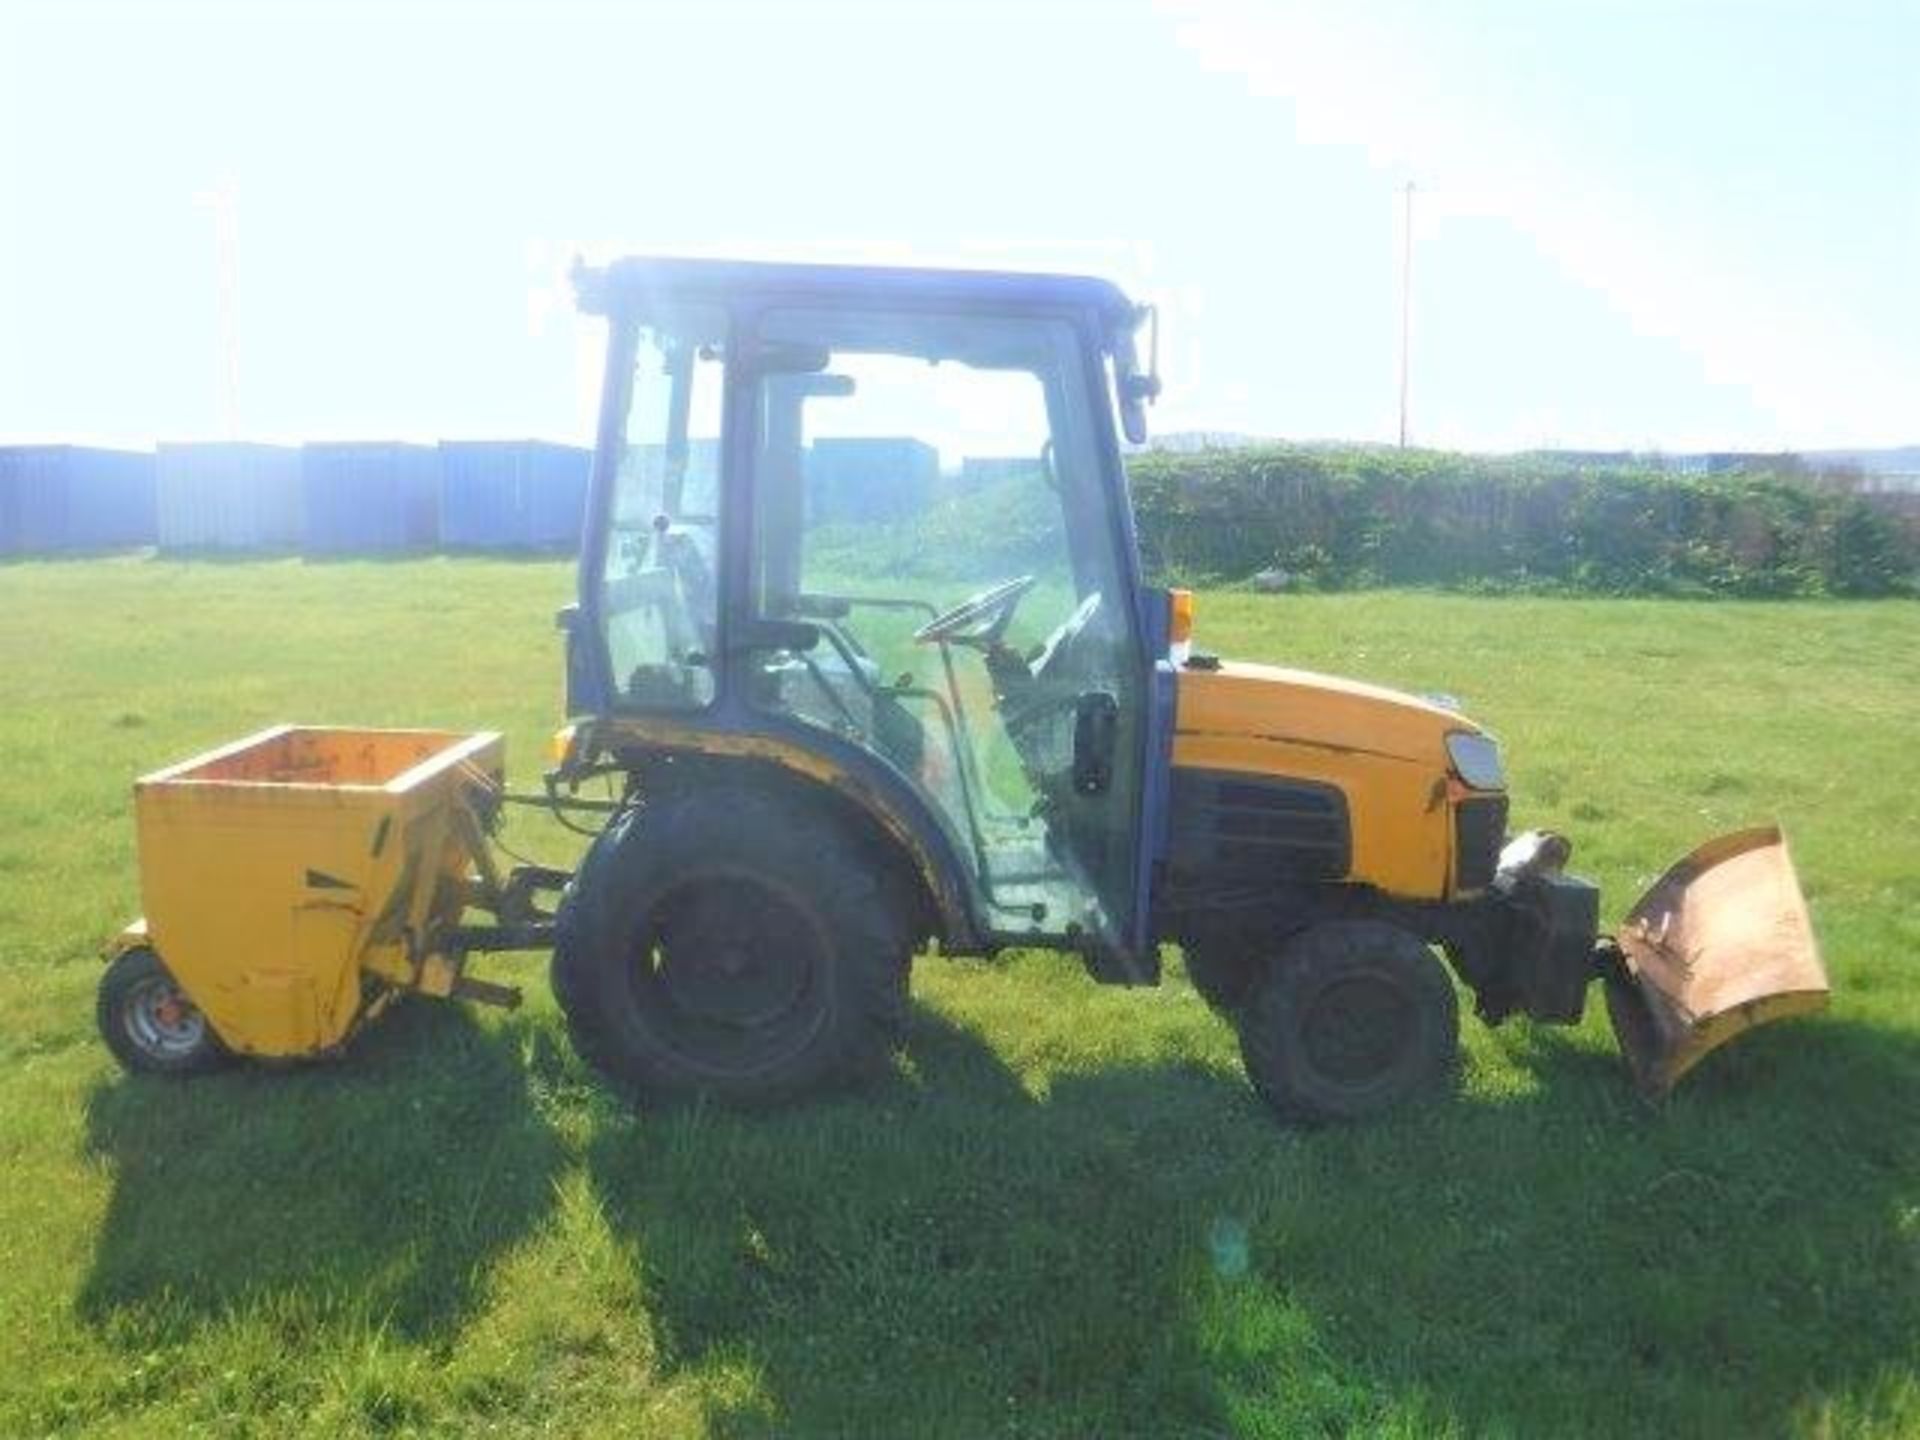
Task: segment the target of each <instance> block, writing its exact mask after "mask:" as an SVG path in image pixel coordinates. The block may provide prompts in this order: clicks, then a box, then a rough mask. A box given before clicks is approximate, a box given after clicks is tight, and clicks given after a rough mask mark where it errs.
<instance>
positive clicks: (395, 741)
mask: <svg viewBox="0 0 1920 1440" xmlns="http://www.w3.org/2000/svg"><path fill="white" fill-rule="evenodd" d="M504 765H505V743H504V741H503V740H502V739H501V737H500V736H499V735H498V734H496V733H494V732H492V731H480V732H476V733H471V734H465V733H459V732H455V731H445V730H381V729H347V728H335V727H315V726H295V725H282V726H277V727H275V728H273V729H270V730H263V731H261V732H260V733H258V734H255V735H250V736H248V737H247V738H246V739H244V740H239V741H236V742H234V743H233V744H230V745H224V746H221V747H220V748H218V749H216V750H210V751H208V752H206V753H204V754H201V755H196V756H194V757H193V758H192V759H190V760H186V761H183V762H182V763H180V764H177V765H172V766H169V767H168V768H166V769H164V770H159V771H156V772H154V773H153V774H150V775H147V776H144V777H143V778H141V779H140V780H139V781H138V782H137V783H136V784H135V786H134V814H135V820H136V825H137V829H138V836H139V852H140V889H141V896H142V900H143V903H144V905H145V909H146V913H145V914H144V915H143V916H142V917H141V918H140V919H139V920H137V921H135V922H134V923H133V924H132V925H130V926H128V927H127V928H126V930H124V931H123V932H122V933H121V934H120V936H119V937H118V939H117V941H116V943H115V944H114V946H113V957H112V961H111V963H110V965H109V966H108V970H107V973H106V975H105V977H104V978H103V980H102V983H101V987H100V1001H99V1009H100V1022H101V1030H102V1032H103V1034H104V1035H105V1037H106V1039H107V1043H108V1044H109V1046H111V1047H112V1049H113V1051H114V1053H115V1054H116V1055H117V1056H118V1057H119V1058H120V1059H121V1060H122V1061H123V1062H125V1063H126V1064H127V1065H128V1066H129V1067H130V1068H134V1069H139V1070H148V1071H166V1072H174V1073H179V1072H186V1071H193V1070H199V1069H205V1068H207V1067H209V1066H211V1065H213V1064H216V1063H218V1062H219V1061H220V1060H221V1059H223V1058H225V1057H226V1056H228V1055H230V1054H241V1055H249V1056H256V1057H260V1058H264V1059H283V1058H292V1057H296V1056H312V1055H320V1054H325V1053H327V1052H329V1051H332V1050H335V1049H337V1048H338V1047H339V1046H340V1045H342V1044H343V1043H345V1042H346V1041H347V1040H348V1039H349V1038H350V1037H351V1036H352V1035H353V1034H354V1033H355V1031H357V1030H358V1029H359V1028H360V1027H361V1026H362V1025H364V1024H365V1023H366V1022H367V1021H369V1020H371V1019H372V1018H373V1017H374V1016H376V1015H378V1014H379V1013H380V1011H381V1010H383V1009H385V1008H386V1007H387V1005H388V1004H390V1003H391V1002H392V1001H393V1000H394V999H395V998H396V997H398V996H401V995H405V994H409V993H418V994H424V995H433V996H443V997H444V996H459V997H462V998H465V999H471V1000H480V1001H484V1002H490V1003H496V1004H513V1003H516V1002H517V1000H518V998H519V997H518V994H517V992H515V991H512V990H510V989H508V988H506V987H504V986H499V985H493V984H489V983H487V982H485V981H481V980H476V979H473V978H471V977H469V976H467V975H466V974H465V973H464V969H465V962H466V958H467V956H468V955H469V954H470V953H472V952H473V951H475V950H477V949H482V948H496V949H504V948H521V947H523V946H525V947H538V946H544V945H546V944H548V943H550V938H551V916H550V915H547V914H546V913H544V912H542V911H540V910H538V909H537V908H535V906H534V904H533V898H534V895H535V894H536V893H537V891H538V890H539V889H541V888H543V885H544V886H548V887H551V886H557V885H559V884H562V883H564V881H565V878H566V877H565V875H564V874H561V873H559V872H550V871H542V870H539V869H538V867H521V868H520V869H519V870H516V871H515V872H514V873H513V875H512V876H510V877H508V878H507V879H503V878H502V875H501V873H500V871H499V869H498V867H497V866H496V865H495V864H494V861H493V856H492V851H491V849H490V848H489V843H488V840H487V824H488V822H489V820H490V818H491V816H492V815H493V814H494V813H495V811H496V810H497V807H498V803H499V798H500V796H501V794H502V791H503V773H504ZM470 909H479V910H481V911H484V912H489V913H490V914H491V916H492V917H493V922H494V923H492V924H490V925H485V926H479V927H474V926H468V925H464V924H463V923H462V920H463V917H464V916H465V915H466V914H467V912H468V911H469V910H470Z"/></svg>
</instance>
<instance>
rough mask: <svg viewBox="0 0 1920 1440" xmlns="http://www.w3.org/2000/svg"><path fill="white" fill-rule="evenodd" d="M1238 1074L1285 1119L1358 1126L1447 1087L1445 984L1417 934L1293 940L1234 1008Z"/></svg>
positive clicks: (1454, 1039) (1383, 931)
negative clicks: (1241, 1065) (1242, 1071)
mask: <svg viewBox="0 0 1920 1440" xmlns="http://www.w3.org/2000/svg"><path fill="white" fill-rule="evenodd" d="M1239 1019H1240V1054H1241V1058H1242V1059H1243V1060H1244V1061H1245V1063H1246V1067H1247V1077H1248V1078H1249V1079H1250V1080H1251V1081H1252V1082H1253V1085H1254V1088H1255V1089H1256V1090H1258V1091H1259V1092H1260V1095H1261V1097H1262V1098H1263V1099H1264V1100H1266V1102H1267V1103H1268V1104H1269V1105H1271V1106H1272V1107H1273V1109H1274V1110H1275V1111H1276V1112H1278V1113H1279V1115H1280V1117H1281V1118H1282V1119H1284V1120H1291V1121H1297V1122H1302V1123H1306V1124H1321V1123H1325V1122H1328V1121H1341V1120H1359V1119H1363V1118H1365V1117H1368V1116H1372V1115H1377V1114H1380V1113H1381V1112H1382V1111H1385V1110H1390V1109H1392V1108H1394V1107H1395V1106H1397V1105H1400V1104H1402V1103H1404V1102H1406V1101H1408V1100H1411V1099H1413V1098H1415V1097H1416V1096H1419V1095H1422V1094H1425V1093H1430V1092H1435V1091H1438V1090H1441V1089H1443V1088H1444V1087H1445V1085H1446V1084H1447V1083H1448V1082H1449V1081H1450V1080H1451V1078H1452V1076H1453V1073H1454V1068H1455V1062H1456V1059H1457V1056H1458V1051H1459V1044H1460V1035H1459V1030H1460V1020H1459V1006H1458V1002H1457V1001H1456V1000H1455V998H1454V993H1453V982H1452V981H1451V980H1449V979H1448V977H1447V972H1446V970H1445V969H1444V968H1443V967H1442V966H1441V964H1440V962H1439V960H1438V959H1436V958H1435V956H1434V954H1433V952H1432V951H1431V950H1429V949H1428V948H1427V947H1426V946H1425V945H1424V944H1423V943H1422V942H1421V941H1420V939H1419V938H1418V937H1417V936H1415V935H1413V934H1411V933H1410V932H1408V931H1406V930H1402V929H1401V928H1399V927H1398V926H1396V925H1389V924H1384V923H1382V922H1379V921H1371V920H1360V921H1345V920H1343V921H1334V922H1329V923H1326V924H1321V925H1314V926H1311V927H1309V928H1308V929H1306V930H1303V931H1301V932H1300V933H1299V934H1297V935H1295V936H1293V937H1292V938H1291V939H1290V940H1288V941H1287V943H1286V944H1285V945H1284V946H1282V947H1281V949H1280V951H1279V952H1278V953H1277V954H1276V955H1274V956H1273V957H1272V958H1271V959H1270V960H1269V962H1268V964H1267V966H1266V967H1265V969H1264V970H1263V972H1262V973H1261V974H1260V975H1259V976H1258V977H1257V979H1256V981H1255V983H1254V985H1253V987H1252V989H1251V990H1250V992H1249V994H1248V996H1247V1002H1246V1004H1245V1006H1244V1007H1243V1008H1242V1009H1241V1011H1240V1016H1239Z"/></svg>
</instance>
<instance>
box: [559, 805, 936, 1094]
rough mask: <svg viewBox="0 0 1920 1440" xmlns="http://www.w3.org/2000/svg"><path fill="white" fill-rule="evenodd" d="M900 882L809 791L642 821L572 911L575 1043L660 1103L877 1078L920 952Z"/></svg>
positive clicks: (566, 922) (565, 964)
mask: <svg viewBox="0 0 1920 1440" xmlns="http://www.w3.org/2000/svg"><path fill="white" fill-rule="evenodd" d="M886 873H887V872H886V868H885V867H884V866H883V865H882V864H880V863H878V860H877V857H874V856H872V855H870V854H868V853H867V850H866V847H865V846H864V845H862V844H861V843H859V841H858V839H857V838H856V837H855V836H853V835H850V834H849V833H847V830H846V827H844V826H843V825H840V824H838V823H836V821H835V820H834V819H833V818H832V817H831V816H830V815H829V814H827V813H825V812H824V811H823V809H822V807H820V806H819V805H818V804H817V803H816V802H813V801H811V800H810V799H808V798H807V797H804V796H799V797H796V796H794V795H792V794H790V793H780V792H767V791H762V790H758V789H752V788H748V787H745V786H713V787H708V788H702V789H699V790H692V789H689V790H684V791H674V792H668V793H666V794H664V795H662V796H660V797H658V798H655V799H653V800H650V801H648V802H647V803H645V804H643V805H642V806H641V807H639V808H637V809H635V810H631V811H628V812H627V813H626V814H624V815H622V816H621V817H620V818H619V819H617V820H615V821H614V823H613V824H612V825H611V826H609V827H608V829H607V831H606V833H605V834H604V835H602V836H601V838H600V840H599V841H598V842H597V843H596V844H595V846H594V848H593V851H592V852H591V853H590V854H589V855H588V857H587V860H586V863H585V864H583V865H582V866H581V869H580V873H579V875H578V876H577V877H576V879H575V880H574V882H573V885H572V887H571V888H570V889H569V891H568V894H567V897H566V900H565V902H564V904H563V906H562V910H561V915H560V926H559V936H558V943H557V944H556V946H555V948H554V958H553V971H552V975H553V987H554V993H555V995H556V997H557V998H558V1000H559V1002H560V1006H561V1008H562V1010H563V1011H564V1012H565V1013H566V1017H567V1026H568V1029H569V1031H570V1033H571V1035H572V1038H573V1043H574V1046H575V1048H576V1049H577V1050H578V1051H579V1052H580V1054H581V1055H582V1056H583V1057H584V1058H585V1059H586V1060H587V1061H588V1062H589V1063H590V1064H592V1065H593V1066H594V1067H595V1068H596V1069H598V1070H599V1071H601V1072H602V1073H603V1074H604V1075H606V1076H607V1077H608V1078H610V1079H611V1080H613V1081H614V1082H615V1083H616V1084H618V1085H620V1086H621V1087H622V1088H624V1089H627V1090H629V1091H630V1092H633V1093H634V1094H636V1095H637V1096H639V1097H640V1098H642V1099H646V1100H675V1099H685V1098H691V1097H695V1096H710V1097H712V1098H715V1099H719V1100H723V1101H728V1102H734V1103H741V1104H766V1103H774V1102H778V1101H783V1100H787V1099H791V1098H794V1097H796V1096H799V1095H802V1094H805V1093H807V1092H809V1091H813V1090H816V1089H819V1088H821V1087H822V1086H825V1085H828V1084H831V1083H833V1082H835V1081H838V1080H842V1079H845V1078H848V1077H851V1076H854V1075H857V1074H859V1073H861V1072H863V1071H866V1070H869V1069H872V1068H875V1067H876V1066H877V1064H878V1063H879V1062H880V1061H881V1060H883V1059H884V1057H885V1056H886V1054H887V1052H888V1051H889V1049H890V1048H891V1047H892V1045H893V1044H894V1043H895V1042H896V1040H897V1039H898V1036H899V1033H900V1030H901V1028H902V1027H903V1025H904V1021H905V1017H906V1009H907V974H908V969H909V963H910V958H911V953H912V937H911V934H910V932H909V929H908V926H907V924H906V923H905V921H904V919H903V918H902V914H901V911H902V908H903V907H902V906H901V905H900V904H899V903H898V901H897V899H896V897H895V896H893V895H892V894H891V893H890V891H889V889H888V887H887V886H885V885H884V884H883V883H882V876H883V875H885V874H886Z"/></svg>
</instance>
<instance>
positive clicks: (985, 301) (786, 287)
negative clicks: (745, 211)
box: [573, 256, 1134, 323]
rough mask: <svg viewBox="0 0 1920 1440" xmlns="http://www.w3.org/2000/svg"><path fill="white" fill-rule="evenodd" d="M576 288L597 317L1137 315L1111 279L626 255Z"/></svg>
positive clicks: (580, 276) (580, 272)
mask: <svg viewBox="0 0 1920 1440" xmlns="http://www.w3.org/2000/svg"><path fill="white" fill-rule="evenodd" d="M573 281H574V288H575V291H576V292H577V294H578V296H579V303H580V308H581V309H582V310H585V311H587V312H588V313H590V314H595V315H610V314H613V313H615V312H617V311H622V310H627V309H630V308H632V307H634V306H635V305H638V304H642V303H644V302H646V301H647V300H649V299H654V300H658V299H669V298H671V299H696V300H714V301H725V300H731V299H736V298H741V297H752V298H760V297H767V298H777V299H780V300H787V301H798V302H801V303H821V304H827V305H833V304H848V303H861V304H873V303H879V304H887V303H890V302H905V303H915V304H925V303H928V302H934V303H940V302H945V303H950V304H957V305H962V306H969V307H972V306H981V307H992V308H1004V309H1009V310H1041V309H1046V310H1058V309H1090V310H1094V311H1096V312H1098V313H1099V314H1100V315H1102V316H1103V317H1105V318H1108V319H1110V320H1113V321H1116V322H1120V323H1128V322H1130V320H1131V318H1132V315H1133V309H1134V307H1133V302H1132V301H1130V300H1128V299H1127V297H1126V295H1125V294H1124V293H1123V292H1122V291H1121V290H1120V288H1119V286H1117V285H1115V284H1113V283H1112V282H1111V281H1108V280H1101V279H1098V278H1096V277H1094V276H1090V275H1047V274H1031V273H1025V272H1020V271H1007V270H938V269H920V268H915V267H910V266H901V265H789V264H777V263H771V262H768V261H762V260H689V259H682V258H675V257H657V256H630V257H628V258H626V259H621V260H615V261H613V262H611V263H610V264H608V265H605V266H603V267H589V266H585V265H580V264H576V265H575V267H574V272H573Z"/></svg>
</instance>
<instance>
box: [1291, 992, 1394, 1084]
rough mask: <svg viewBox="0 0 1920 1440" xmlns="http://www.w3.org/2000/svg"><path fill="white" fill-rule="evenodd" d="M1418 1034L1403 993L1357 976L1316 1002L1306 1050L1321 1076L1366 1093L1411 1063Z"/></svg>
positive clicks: (1309, 1018)
mask: <svg viewBox="0 0 1920 1440" xmlns="http://www.w3.org/2000/svg"><path fill="white" fill-rule="evenodd" d="M1418 1028H1419V1027H1418V1016H1417V1014H1416V1011H1415V1007H1414V1003H1413V1001H1412V999H1411V998H1410V997H1409V996H1407V995H1406V994H1404V993H1403V992H1402V991H1401V990H1400V989H1399V987H1397V986H1395V985H1392V984H1389V983H1388V982H1387V981H1385V980H1382V979H1380V978H1378V977H1376V976H1371V975H1354V976H1349V977H1346V978H1344V979H1340V980H1336V981H1335V982H1334V983H1333V984H1331V985H1329V986H1327V987H1326V988H1325V989H1324V990H1322V991H1321V992H1320V993H1319V995H1318V996H1316V997H1315V999H1314V1002H1313V1005H1312V1007H1311V1008H1310V1009H1309V1010H1308V1012H1307V1016H1306V1026H1305V1035H1304V1036H1303V1044H1304V1046H1305V1049H1306V1052H1307V1059H1308V1061H1309V1063H1310V1064H1311V1065H1312V1066H1313V1068H1314V1070H1315V1071H1316V1072H1318V1073H1319V1074H1321V1075H1323V1076H1325V1077H1326V1078H1327V1079H1329V1080H1332V1081H1334V1082H1335V1083H1337V1084H1340V1085H1347V1086H1354V1087H1360V1086H1366V1085H1369V1084H1372V1083H1374V1082H1377V1081H1379V1080H1380V1079H1382V1078H1383V1077H1385V1076H1387V1075H1390V1074H1392V1073H1393V1072H1394V1071H1395V1070H1397V1069H1398V1068H1399V1067H1400V1066H1401V1065H1403V1064H1404V1063H1405V1062H1406V1059H1407V1056H1408V1054H1409V1053H1410V1052H1411V1050H1412V1047H1413V1041H1414V1038H1415V1034H1416V1032H1417V1030H1418Z"/></svg>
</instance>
